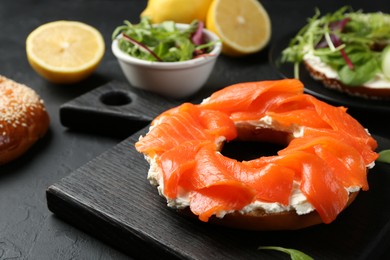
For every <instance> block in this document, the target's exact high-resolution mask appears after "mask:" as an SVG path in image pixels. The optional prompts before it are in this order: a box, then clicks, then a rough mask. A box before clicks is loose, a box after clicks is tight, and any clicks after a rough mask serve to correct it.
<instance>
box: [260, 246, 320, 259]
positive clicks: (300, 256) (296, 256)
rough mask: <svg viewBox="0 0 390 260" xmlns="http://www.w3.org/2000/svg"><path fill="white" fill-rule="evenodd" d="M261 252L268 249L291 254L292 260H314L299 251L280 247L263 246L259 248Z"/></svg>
mask: <svg viewBox="0 0 390 260" xmlns="http://www.w3.org/2000/svg"><path fill="white" fill-rule="evenodd" d="M258 249H259V250H262V249H267V250H276V251H280V252H283V253H286V254H289V255H290V257H291V259H292V260H313V258H312V257H311V256H309V255H307V254H305V253H303V252H301V251H299V250H296V249H291V248H284V247H279V246H261V247H259V248H258Z"/></svg>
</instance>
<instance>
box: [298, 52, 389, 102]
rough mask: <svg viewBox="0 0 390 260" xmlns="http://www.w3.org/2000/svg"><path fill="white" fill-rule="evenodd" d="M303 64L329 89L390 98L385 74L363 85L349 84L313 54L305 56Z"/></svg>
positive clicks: (364, 95) (360, 95) (371, 97)
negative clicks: (343, 81)
mask: <svg viewBox="0 0 390 260" xmlns="http://www.w3.org/2000/svg"><path fill="white" fill-rule="evenodd" d="M303 65H304V67H305V69H306V70H307V72H308V73H309V75H310V76H311V77H312V78H313V79H314V80H316V81H319V82H321V83H322V85H323V86H324V87H326V88H328V89H332V90H336V91H339V92H342V93H346V94H348V95H351V96H356V97H362V98H366V99H390V81H389V80H388V79H386V78H385V77H384V75H383V74H378V75H377V76H376V78H375V79H374V80H372V81H371V82H368V83H365V84H363V85H361V86H353V87H351V86H348V85H346V84H344V83H342V82H341V81H340V80H339V78H338V76H337V72H336V71H334V70H333V69H331V68H330V67H329V66H327V65H326V64H325V63H323V62H321V61H320V60H319V58H313V56H311V55H307V56H304V60H303Z"/></svg>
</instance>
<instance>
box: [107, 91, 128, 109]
mask: <svg viewBox="0 0 390 260" xmlns="http://www.w3.org/2000/svg"><path fill="white" fill-rule="evenodd" d="M100 101H101V102H102V103H103V104H105V105H108V106H124V105H127V104H130V103H131V102H132V100H131V97H130V96H129V95H128V94H127V93H125V92H121V91H111V92H107V93H104V94H103V95H102V96H101V97H100Z"/></svg>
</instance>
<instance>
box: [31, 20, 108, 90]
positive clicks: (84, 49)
mask: <svg viewBox="0 0 390 260" xmlns="http://www.w3.org/2000/svg"><path fill="white" fill-rule="evenodd" d="M104 51H105V44H104V39H103V37H102V35H101V34H100V32H99V31H98V30H97V29H95V28H94V27H92V26H90V25H87V24H85V23H81V22H78V21H55V22H50V23H46V24H43V25H41V26H39V27H38V28H36V29H35V30H34V31H32V32H31V33H30V34H29V36H28V37H27V40H26V52H27V58H28V61H29V63H30V65H31V66H32V68H33V69H34V70H35V71H36V72H37V73H38V74H40V75H41V76H42V77H44V78H46V79H47V80H49V81H51V82H53V83H59V84H71V83H76V82H79V81H81V80H83V79H85V78H86V77H88V76H89V75H90V74H91V73H92V72H93V71H94V70H95V69H96V68H97V66H98V65H99V63H100V61H101V59H102V57H103V55H104Z"/></svg>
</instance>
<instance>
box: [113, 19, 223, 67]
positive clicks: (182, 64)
mask: <svg viewBox="0 0 390 260" xmlns="http://www.w3.org/2000/svg"><path fill="white" fill-rule="evenodd" d="M188 26H189V24H182V23H176V27H178V28H179V29H181V28H186V27H188ZM203 33H204V34H206V35H207V37H208V38H209V39H210V40H211V41H218V42H216V44H215V45H214V48H213V50H212V51H211V52H210V53H208V54H207V55H202V56H200V57H197V58H194V59H191V60H187V61H175V62H163V61H147V60H142V59H138V58H135V57H133V56H131V55H129V54H127V53H124V52H123V51H122V50H121V49H119V47H118V38H120V36H119V37H118V38H117V39H114V40H113V41H112V44H111V49H112V52H113V53H114V55H115V56H116V57H117V58H118V59H120V60H122V61H124V62H126V63H132V64H136V65H141V66H148V67H155V68H166V69H173V68H185V67H192V66H196V65H200V64H203V63H205V62H207V61H209V60H211V59H214V58H216V57H218V55H219V54H220V53H221V49H222V43H221V41H220V39H219V37H218V36H217V35H216V34H215V33H213V32H211V31H209V30H207V29H206V28H204V29H203Z"/></svg>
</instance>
